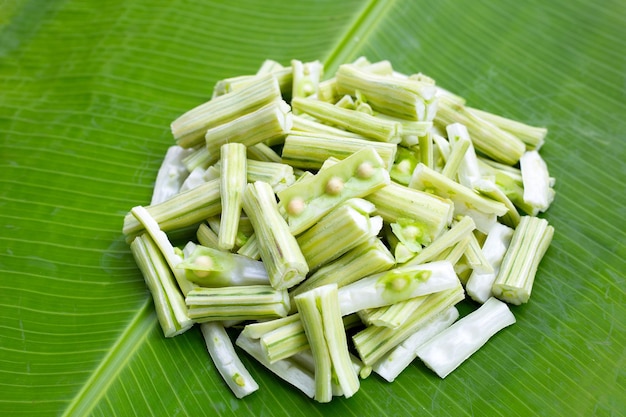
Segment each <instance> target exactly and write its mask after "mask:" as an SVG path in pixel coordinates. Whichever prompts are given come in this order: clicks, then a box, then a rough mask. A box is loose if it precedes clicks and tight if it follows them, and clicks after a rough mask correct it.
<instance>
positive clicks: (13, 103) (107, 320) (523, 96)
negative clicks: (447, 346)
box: [0, 0, 626, 417]
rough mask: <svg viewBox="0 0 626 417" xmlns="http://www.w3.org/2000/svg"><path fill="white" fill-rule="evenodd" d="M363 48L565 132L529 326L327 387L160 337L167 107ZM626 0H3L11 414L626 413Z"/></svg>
mask: <svg viewBox="0 0 626 417" xmlns="http://www.w3.org/2000/svg"><path fill="white" fill-rule="evenodd" d="M359 56H367V57H368V58H369V59H370V60H381V59H388V60H390V61H391V63H392V64H393V65H394V67H395V68H396V69H397V70H398V71H400V72H405V73H414V72H422V73H424V74H427V75H429V76H431V77H433V78H434V79H435V80H436V81H437V83H438V85H440V86H442V87H444V88H446V89H448V90H450V91H453V92H455V93H457V94H459V95H461V96H463V97H465V98H466V99H467V101H468V103H469V104H470V105H472V106H473V107H477V108H481V109H484V110H487V111H491V112H493V113H497V114H500V115H503V116H506V117H510V118H513V119H516V120H520V121H523V122H526V123H529V124H532V125H538V126H545V127H547V128H548V129H549V133H548V137H547V141H546V144H545V146H544V147H543V148H542V156H543V157H544V158H545V160H546V161H547V163H548V166H549V168H550V173H551V175H553V176H554V177H556V179H557V183H556V186H555V189H556V192H557V197H556V200H555V202H554V204H553V205H552V207H551V208H550V210H549V211H548V212H547V213H546V214H545V216H544V217H545V218H547V219H548V220H549V221H550V223H551V224H552V225H554V227H555V228H556V235H555V238H554V241H553V243H552V246H551V247H550V249H549V250H548V252H547V254H546V256H545V257H544V260H543V261H542V263H541V265H540V268H539V271H538V274H537V279H536V281H535V286H534V289H533V295H532V297H531V299H530V302H529V303H528V304H525V305H522V306H516V307H513V308H512V309H513V312H514V314H515V315H516V317H517V324H515V325H514V326H511V327H509V328H507V329H506V330H505V331H502V332H500V333H498V334H497V335H496V336H495V337H494V338H493V339H492V340H491V341H490V342H489V343H488V344H487V345H486V346H485V347H484V348H483V349H481V350H480V351H478V352H477V353H476V354H475V355H473V356H472V357H471V358H470V359H469V360H468V361H467V362H465V363H464V364H463V365H462V366H461V367H460V368H458V369H457V370H456V371H455V372H453V373H452V374H451V375H450V376H448V377H447V378H446V379H443V380H442V379H440V378H439V377H437V376H436V375H435V374H434V373H433V372H430V371H429V370H428V369H426V367H425V366H424V365H422V364H421V363H420V362H419V361H416V362H414V363H413V364H412V365H411V367H410V368H409V369H407V370H406V371H405V372H404V373H403V374H401V376H400V377H399V378H398V379H397V380H396V381H395V382H394V383H392V384H389V383H386V382H384V381H383V380H382V379H380V378H377V377H376V376H371V377H370V378H368V379H366V380H364V381H363V383H362V386H361V389H360V391H359V392H358V393H357V394H356V395H355V396H354V397H352V398H349V399H344V398H338V399H335V400H333V401H332V403H330V404H325V405H320V404H317V403H314V402H313V401H311V400H309V399H308V398H307V397H305V396H304V395H302V394H301V393H300V392H299V391H297V390H296V389H294V388H292V387H290V386H288V385H287V384H285V383H283V382H282V381H279V380H277V379H276V378H274V377H273V376H272V375H270V374H269V373H268V372H266V371H265V370H264V369H263V368H262V367H261V366H259V365H258V364H257V363H256V362H255V361H254V360H251V359H250V358H248V357H247V356H246V355H243V354H242V358H243V360H244V362H245V364H246V366H247V367H248V368H249V369H250V371H251V373H252V374H253V376H254V377H255V379H256V380H257V381H258V382H259V385H260V386H261V389H260V390H259V391H258V392H256V393H254V394H253V395H251V396H249V397H246V398H244V399H243V400H237V399H236V398H235V397H234V396H233V395H232V393H231V392H230V391H229V390H228V388H227V387H226V386H225V384H224V383H223V381H222V380H221V378H220V376H219V374H218V373H217V371H216V369H215V368H214V366H213V365H212V363H211V361H210V358H209V356H208V354H207V352H206V349H205V346H204V344H203V340H202V336H201V334H200V332H199V330H198V329H197V328H194V329H192V330H190V331H188V332H187V333H185V334H183V335H181V336H177V337H175V338H172V339H166V338H164V337H163V335H162V333H161V330H160V328H159V326H158V323H157V320H156V316H155V313H154V309H153V304H152V300H151V298H150V295H149V293H148V291H147V289H146V286H145V284H144V282H143V279H142V276H141V274H140V272H139V270H138V268H137V267H136V265H135V263H134V261H133V259H132V256H131V254H130V251H129V248H128V245H127V244H126V242H125V240H124V238H123V236H122V234H121V226H122V219H123V216H124V215H125V214H126V213H127V212H128V210H129V208H130V207H132V206H134V205H139V204H147V203H148V202H149V199H150V196H151V192H152V185H153V181H154V179H155V176H156V172H157V170H158V167H159V164H160V161H161V158H162V157H163V155H164V153H165V150H166V149H167V147H168V146H170V145H171V144H172V143H173V140H172V137H171V133H170V131H169V123H170V122H171V121H172V120H174V119H175V118H176V117H177V116H178V115H180V114H182V113H183V112H185V111H187V110H188V109H190V108H192V107H193V106H195V105H197V104H200V103H202V102H204V101H206V100H207V99H208V98H209V97H210V95H211V92H212V88H213V85H214V83H215V82H216V81H217V80H219V79H223V78H227V77H231V76H236V75H242V74H249V73H254V72H255V71H256V69H257V68H258V67H259V65H260V64H261V63H262V61H263V60H264V59H266V58H272V59H274V60H277V61H279V62H281V63H283V64H289V62H290V60H291V59H293V58H297V59H300V60H303V61H311V60H315V59H319V60H320V61H322V62H324V64H325V67H326V72H327V74H332V73H333V72H334V70H335V69H336V68H337V66H338V65H339V64H341V63H343V62H347V61H351V60H353V59H355V58H357V57H359ZM625 177H626V3H624V1H621V0H600V1H597V2H590V1H584V0H552V1H545V0H522V1H519V0H503V1H499V2H493V1H489V0H476V1H463V0H441V1H423V0H416V1H376V0H372V1H367V2H364V1H357V0H346V1H336V0H318V1H306V2H305V1H286V0H285V1H281V0H268V1H264V2H259V1H255V0H242V1H226V0H224V1H218V0H209V1H198V0H196V1H192V0H189V1H148V0H123V1H122V0H105V1H94V0H82V1H81V0H4V1H2V2H0V289H1V290H0V291H1V294H2V297H1V300H0V318H1V319H0V415H3V416H59V415H67V416H83V415H93V416H113V415H119V416H133V415H137V416H148V415H157V416H204V415H206V416H215V415H236V416H250V415H256V416H272V417H273V416H283V415H284V416H290V417H295V416H310V415H323V414H326V413H329V414H331V413H332V414H333V415H344V416H369V415H387V416H407V415H432V416H462V415H481V416H487V415H489V416H490V415H503V416H507V417H508V416H531V415H540V416H560V415H581V416H617V415H623V414H622V413H624V412H625V410H626V395H625V394H626V328H625V322H626V296H625V288H626V280H625V278H624V277H625V271H626V261H625V259H626V246H625V242H626V228H625V227H624V218H626V199H625V197H624V195H625V191H626V189H625V187H624V179H625Z"/></svg>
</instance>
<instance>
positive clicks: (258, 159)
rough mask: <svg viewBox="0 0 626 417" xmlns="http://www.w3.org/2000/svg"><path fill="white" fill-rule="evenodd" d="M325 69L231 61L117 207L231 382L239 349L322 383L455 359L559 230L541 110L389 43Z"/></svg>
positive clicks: (175, 311)
mask: <svg viewBox="0 0 626 417" xmlns="http://www.w3.org/2000/svg"><path fill="white" fill-rule="evenodd" d="M323 70H324V68H323V65H322V64H321V63H320V62H318V61H314V62H306V63H305V62H301V61H298V60H293V61H292V62H291V65H290V66H282V65H281V64H279V63H277V62H275V61H272V60H267V61H266V62H264V63H263V65H262V66H261V68H260V69H259V70H258V72H257V73H256V74H253V75H245V76H238V77H234V78H229V79H225V80H221V81H219V82H218V83H217V84H216V85H215V88H214V91H213V96H212V97H211V99H210V100H209V101H207V102H206V103H204V104H201V105H199V106H197V107H195V108H193V109H191V110H189V111H188V112H187V113H185V114H183V115H181V116H180V117H179V118H177V119H176V120H175V121H174V122H173V123H172V124H171V130H172V134H173V136H174V139H175V141H176V144H175V145H173V146H171V147H170V148H169V150H168V152H167V154H166V155H165V159H164V161H163V163H162V166H161V168H160V170H159V173H158V175H157V179H156V184H155V187H154V193H153V198H152V201H151V202H150V204H149V205H146V206H145V207H142V206H137V207H134V208H132V210H131V211H130V212H129V213H128V215H126V217H125V219H124V226H123V232H124V234H125V236H126V238H127V241H128V242H129V243H130V247H131V250H132V253H133V255H134V257H135V259H136V262H137V265H138V266H139V268H140V270H141V272H142V274H143V277H144V278H145V281H146V284H147V286H148V288H149V290H150V292H151V294H152V297H153V299H154V306H155V309H156V313H157V317H158V320H159V323H160V325H161V327H162V329H163V333H164V334H165V336H166V337H173V336H176V335H178V334H181V333H183V332H185V331H187V330H189V329H190V328H191V327H193V326H194V325H195V324H196V323H197V324H199V327H200V329H201V332H202V335H203V336H204V339H205V341H206V346H207V349H208V352H209V354H210V356H211V358H212V360H213V362H214V363H215V366H216V368H217V369H218V370H219V372H220V374H221V375H222V376H223V378H224V380H225V382H226V383H227V384H228V386H229V387H230V388H231V389H232V391H233V393H234V394H235V395H236V396H237V397H239V398H241V397H244V396H246V395H248V394H250V393H252V392H254V391H256V390H257V389H258V388H259V386H258V385H257V383H256V382H255V381H254V379H253V378H252V376H251V375H250V373H249V372H248V371H247V370H246V369H245V367H244V365H243V363H242V362H241V360H240V359H239V357H238V355H239V354H241V353H242V352H246V353H247V354H248V355H250V356H251V357H253V358H255V359H256V360H258V362H260V363H261V364H263V365H264V366H265V367H267V369H269V370H270V371H272V372H273V373H275V374H276V375H277V376H278V377H280V378H282V379H284V380H285V381H287V382H289V383H290V384H292V385H294V386H295V387H297V388H298V389H300V390H301V391H302V392H303V393H304V394H306V395H307V396H309V397H311V398H314V399H315V400H316V401H319V402H328V401H331V400H332V398H333V397H334V396H345V397H351V396H352V395H353V394H355V393H356V392H357V391H358V390H359V386H360V382H359V381H360V379H362V378H367V377H368V376H369V375H370V374H371V373H372V372H374V373H375V374H378V375H379V376H381V377H382V378H384V379H385V380H387V381H390V382H391V381H393V380H394V379H395V378H396V377H397V376H398V375H399V374H400V373H401V372H402V371H403V370H404V369H405V368H406V367H408V366H409V365H410V364H411V363H412V361H414V360H415V359H416V358H419V359H420V360H421V361H423V362H424V363H425V364H426V365H427V366H428V367H429V368H430V369H432V370H433V371H434V372H435V373H436V374H437V375H439V376H440V377H441V378H445V377H446V376H447V375H448V374H449V373H450V372H452V371H453V370H454V369H456V368H457V367H458V366H459V365H461V363H462V362H463V361H465V360H466V359H467V358H468V357H469V356H470V355H472V354H473V353H474V352H475V351H476V350H478V349H479V348H480V347H481V346H483V345H484V344H485V343H486V342H487V341H488V339H490V338H491V337H492V336H493V335H494V334H496V333H497V332H499V331H500V330H502V329H503V328H504V327H506V326H509V325H511V324H513V323H515V317H514V315H513V313H512V312H511V309H510V308H509V304H521V303H526V302H527V301H528V300H529V297H530V295H531V291H532V287H533V283H534V279H535V275H536V271H537V268H538V265H539V263H540V261H541V259H542V257H543V256H544V254H545V252H546V250H547V248H548V246H549V245H550V243H551V240H552V235H553V231H554V229H553V227H552V226H550V225H549V224H548V222H547V221H546V220H545V219H543V218H540V217H538V216H539V214H540V213H542V212H544V211H545V210H547V209H548V207H549V206H550V204H551V203H552V201H553V198H554V190H553V186H554V179H553V178H551V177H550V175H549V173H548V169H547V166H546V163H545V162H544V160H543V159H542V158H541V156H540V155H539V153H538V151H539V149H540V148H541V146H542V144H543V142H544V138H545V136H546V133H547V131H546V129H544V128H538V127H533V126H529V125H526V124H523V123H520V122H517V121H514V120H510V119H507V118H504V117H501V116H498V115H495V114H492V113H489V112H485V111H482V110H478V109H475V108H472V107H469V106H467V105H466V103H465V100H464V99H463V98H461V97H459V96H457V95H454V94H452V93H450V92H448V91H447V90H444V89H443V88H441V87H439V86H437V85H436V84H435V81H434V80H433V79H432V78H429V77H427V76H425V75H423V74H413V75H404V74H401V73H398V72H397V71H395V70H394V69H393V68H392V66H391V64H390V63H389V62H388V61H381V62H374V63H372V62H370V61H368V60H367V59H366V58H359V59H358V60H356V61H355V62H352V63H348V64H344V65H341V66H340V67H339V68H338V70H337V71H336V73H335V74H334V75H333V76H332V77H327V78H324V76H323V73H324V71H323ZM185 230H186V231H192V235H193V237H192V238H189V239H186V240H185V241H187V240H188V243H186V244H183V245H180V246H175V245H173V244H172V242H173V241H174V239H173V238H172V236H173V235H172V233H174V232H176V233H178V235H180V234H181V231H185ZM468 297H469V298H470V299H471V300H472V301H469V304H470V305H473V306H475V307H476V308H475V310H474V311H472V312H470V313H468V314H466V315H464V317H462V318H459V317H460V314H459V311H458V309H457V307H456V305H457V304H458V303H459V302H461V301H462V300H464V299H466V298H468ZM226 328H230V329H232V331H230V330H229V332H227V331H226V330H225V329H226ZM233 341H234V342H233ZM235 346H237V347H238V348H239V349H236V348H235Z"/></svg>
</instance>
